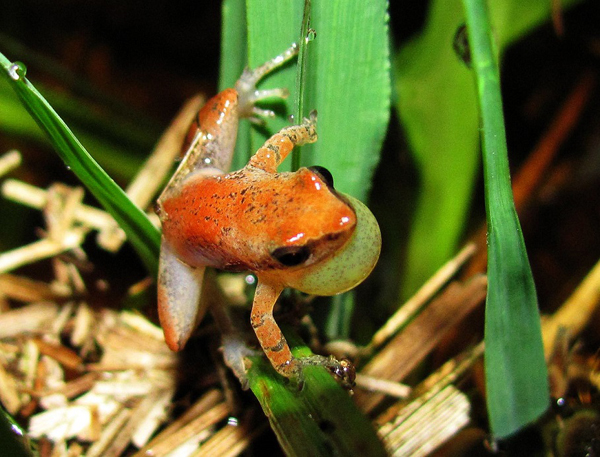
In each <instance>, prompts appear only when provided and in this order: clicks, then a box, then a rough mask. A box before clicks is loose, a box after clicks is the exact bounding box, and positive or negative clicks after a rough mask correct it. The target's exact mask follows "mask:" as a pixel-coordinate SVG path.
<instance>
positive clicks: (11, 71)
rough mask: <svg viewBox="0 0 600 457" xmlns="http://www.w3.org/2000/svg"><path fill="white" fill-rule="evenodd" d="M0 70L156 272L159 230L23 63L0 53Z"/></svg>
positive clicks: (57, 148)
mask: <svg viewBox="0 0 600 457" xmlns="http://www.w3.org/2000/svg"><path fill="white" fill-rule="evenodd" d="M0 65H1V66H2V69H3V70H4V71H3V74H4V76H5V77H6V78H7V80H8V81H9V82H10V84H11V86H12V88H13V89H14V90H15V92H16V93H17V95H18V96H19V98H20V99H21V102H22V103H23V105H24V106H25V107H26V108H27V110H28V111H29V113H30V114H31V116H32V117H33V118H34V119H35V121H36V122H37V124H38V125H39V126H40V127H41V128H42V130H44V132H46V134H47V135H48V137H49V138H50V141H51V142H52V144H53V146H54V148H55V149H56V151H57V152H58V154H59V155H60V157H61V159H62V160H63V161H64V162H65V164H66V165H67V167H69V168H70V169H71V170H72V171H73V172H74V173H75V174H76V175H77V177H78V178H79V179H80V180H81V181H82V182H83V184H84V185H85V186H86V187H87V188H88V189H89V191H90V192H91V193H92V194H93V195H94V197H96V199H97V200H98V201H99V202H100V204H101V205H102V206H103V207H104V208H105V209H106V210H107V211H108V212H109V213H110V214H111V215H112V216H113V217H114V218H115V220H116V221H117V222H118V223H119V225H120V226H121V227H122V228H123V230H124V231H125V233H126V234H127V238H128V240H129V241H130V242H131V244H132V245H133V247H134V248H135V249H136V251H137V252H138V254H139V255H140V257H141V259H142V261H143V262H144V264H145V265H146V267H147V268H148V270H149V272H151V273H152V274H156V270H157V265H158V251H159V247H160V233H159V231H158V230H157V229H156V228H155V227H154V226H153V225H152V224H151V223H150V220H149V219H148V217H147V216H146V215H145V214H144V212H143V211H141V210H140V209H139V208H138V207H137V206H135V205H134V204H133V203H132V202H131V201H130V200H129V198H127V195H125V193H124V192H123V190H122V189H121V188H120V187H119V186H118V185H117V184H116V183H115V182H114V181H113V180H112V179H111V178H110V177H109V176H108V175H107V174H106V172H105V171H104V170H103V169H102V168H101V167H100V166H99V165H98V164H97V163H96V161H95V160H94V159H93V158H92V156H91V155H90V154H89V153H88V152H87V151H86V149H85V148H84V147H83V145H82V144H81V143H80V142H79V140H78V139H77V138H76V137H75V136H74V135H73V133H72V132H71V130H70V129H69V127H67V125H66V124H65V123H64V122H63V120H62V119H61V118H60V117H59V116H58V114H57V113H56V111H54V109H53V108H52V107H51V106H50V104H49V103H48V102H47V101H46V99H45V98H44V97H43V96H42V95H41V94H40V93H39V92H38V91H37V89H36V88H35V87H34V86H33V85H32V84H31V83H30V82H29V80H28V79H27V78H26V77H25V74H24V73H25V70H24V68H23V67H20V66H16V65H13V63H12V62H11V61H10V60H8V59H7V58H6V57H5V56H4V55H3V54H0Z"/></svg>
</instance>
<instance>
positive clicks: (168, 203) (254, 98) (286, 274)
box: [156, 44, 381, 379]
mask: <svg viewBox="0 0 600 457" xmlns="http://www.w3.org/2000/svg"><path fill="white" fill-rule="evenodd" d="M297 53H298V46H297V45H295V44H294V45H292V46H290V47H289V48H288V49H287V50H286V51H285V52H284V53H282V54H280V55H278V56H277V57H275V58H273V59H271V60H269V61H267V62H266V63H265V64H263V65H261V66H259V67H257V68H255V69H252V70H251V69H245V70H244V72H243V73H242V75H241V76H240V78H239V79H238V81H237V82H236V84H235V85H234V87H233V88H228V89H225V90H223V91H222V92H220V93H219V94H217V95H215V96H214V97H213V98H211V99H210V100H209V101H208V102H207V103H206V104H205V105H204V107H203V108H201V109H200V111H199V112H198V114H197V115H196V117H195V118H194V120H193V121H192V124H191V126H190V128H189V131H188V134H187V136H186V138H185V141H184V144H183V146H182V154H183V159H182V161H181V163H180V165H179V167H178V168H177V170H176V171H175V173H174V175H173V177H172V178H171V180H170V181H169V183H168V184H167V186H166V187H165V189H164V190H163V192H162V194H161V195H160V197H159V198H158V201H157V204H156V212H157V214H158V216H159V219H160V221H161V226H162V239H161V249H160V258H159V271H158V280H157V283H158V287H157V288H158V293H157V297H158V300H157V301H158V314H159V320H160V323H161V326H162V328H163V331H164V336H165V341H166V343H167V345H168V347H169V348H170V349H172V350H174V351H180V350H182V349H183V348H184V346H185V345H186V343H187V341H188V339H189V338H190V336H191V334H192V333H193V331H194V329H195V328H196V326H197V325H198V323H199V321H200V320H201V318H202V316H203V315H204V313H205V311H206V309H205V308H206V306H203V305H202V304H201V303H202V301H201V294H202V289H203V280H204V276H205V270H206V268H215V269H218V270H224V271H234V272H236V271H249V272H251V273H253V274H254V275H255V277H256V279H257V284H256V291H255V295H254V300H253V303H252V308H251V312H250V324H251V327H252V329H253V330H254V333H255V334H256V338H257V340H258V343H259V345H260V346H261V348H262V350H263V352H264V354H265V355H266V357H267V358H268V360H269V361H270V363H271V365H272V366H273V368H274V369H275V371H276V372H277V373H279V374H280V375H282V376H284V377H286V378H290V379H301V378H302V370H303V367H305V366H307V365H325V366H327V367H328V368H330V369H331V370H332V372H337V373H339V372H343V373H345V372H348V363H347V361H337V360H336V359H334V358H331V357H323V356H311V357H303V358H298V357H295V356H294V355H293V354H292V352H291V350H290V347H289V345H288V343H287V341H286V339H285V337H284V335H283V333H282V331H281V329H280V327H279V325H278V324H277V322H276V321H275V318H274V315H273V309H274V307H275V304H276V302H277V300H278V298H279V296H280V295H281V293H282V291H283V290H284V289H285V288H287V287H289V288H293V289H296V290H298V291H301V292H304V293H306V294H313V295H321V296H331V295H336V294H339V293H342V292H345V291H348V290H350V289H352V288H354V287H355V286H356V285H358V284H359V283H361V282H362V281H363V280H364V279H365V278H366V277H367V276H368V275H369V274H370V272H371V271H372V269H373V268H374V266H375V264H376V262H377V259H378V257H379V253H380V249H381V233H380V230H379V226H378V224H377V221H376V219H375V217H374V216H373V214H372V213H371V211H370V210H369V209H368V208H367V206H365V205H364V204H363V203H362V202H360V201H359V200H358V199H356V198H354V197H352V196H350V195H346V194H343V193H341V192H338V191H337V190H336V189H335V187H334V182H333V177H332V175H331V173H330V172H329V171H328V170H327V169H325V168H323V167H318V166H315V167H309V168H306V167H302V168H300V169H298V170H297V171H293V172H285V171H278V167H279V166H280V165H281V163H282V162H283V160H284V159H285V158H286V156H288V154H289V153H290V152H291V151H292V149H293V148H294V147H296V146H301V145H304V144H309V143H314V142H316V141H317V113H316V111H313V112H311V113H310V115H309V117H308V118H304V119H303V120H302V121H301V122H299V123H297V124H294V125H289V126H287V127H284V128H283V129H281V130H280V131H279V132H277V133H275V134H274V135H272V136H271V137H270V138H269V139H267V141H266V142H265V143H264V145H263V146H262V147H260V148H259V149H258V151H257V152H256V153H255V154H254V155H253V156H252V157H251V158H250V160H249V162H248V164H247V165H246V166H245V167H243V168H242V169H240V170H237V171H229V167H230V164H231V161H232V156H233V151H234V148H235V142H236V135H237V130H238V124H239V122H240V121H241V120H242V119H243V118H248V119H250V121H252V122H255V123H263V122H264V119H265V118H268V117H271V116H272V115H273V113H272V112H270V111H268V110H265V109H262V108H259V107H258V106H256V103H257V102H258V101H262V100H264V99H267V98H269V99H272V98H273V97H276V98H281V99H283V98H285V97H286V96H287V95H288V93H287V90H285V89H266V90H258V89H257V83H258V82H259V81H260V80H261V79H262V78H263V77H264V76H265V75H267V74H268V73H270V72H272V71H273V70H275V69H276V68H278V67H280V66H282V65H284V64H285V63H286V62H288V61H289V60H291V59H292V58H293V57H295V56H296V55H297ZM223 341H228V343H227V344H226V343H224V347H223V351H224V353H225V359H226V360H227V359H230V360H231V359H233V358H237V359H242V358H243V357H245V355H247V354H248V352H247V351H245V350H241V349H240V341H239V340H236V339H233V340H232V339H229V340H227V339H226V338H224V339H223ZM242 346H243V345H242ZM233 365H236V366H237V370H236V369H234V371H235V372H236V374H237V375H238V377H244V371H245V368H244V367H245V365H243V363H241V365H240V362H239V360H238V362H237V363H233ZM240 366H241V368H240Z"/></svg>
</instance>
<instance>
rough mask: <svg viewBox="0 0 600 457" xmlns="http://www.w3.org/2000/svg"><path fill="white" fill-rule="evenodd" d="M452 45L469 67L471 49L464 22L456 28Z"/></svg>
mask: <svg viewBox="0 0 600 457" xmlns="http://www.w3.org/2000/svg"><path fill="white" fill-rule="evenodd" d="M452 47H453V48H454V52H455V53H456V55H457V56H458V58H459V59H460V60H461V61H462V63H464V64H465V65H466V66H467V67H468V68H471V49H470V48H469V35H468V33H467V26H466V25H465V24H462V25H461V26H459V27H458V28H457V29H456V33H455V34H454V40H453V42H452Z"/></svg>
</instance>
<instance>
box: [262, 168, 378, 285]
mask: <svg viewBox="0 0 600 457" xmlns="http://www.w3.org/2000/svg"><path fill="white" fill-rule="evenodd" d="M299 172H300V175H303V174H304V175H305V176H304V178H303V179H310V180H311V181H313V182H315V181H317V187H319V185H321V186H323V187H324V186H326V187H327V190H326V195H321V196H320V198H319V199H317V200H316V201H320V202H321V205H322V206H323V208H322V209H321V211H320V213H321V217H319V219H321V220H320V222H319V227H320V229H319V230H320V232H318V233H317V232H313V233H308V230H305V231H302V230H303V228H304V227H306V226H307V225H308V226H311V225H313V224H312V221H306V218H304V219H305V220H304V221H300V222H298V227H300V229H299V230H298V232H297V234H296V235H295V236H291V237H288V238H287V240H286V243H285V244H284V245H282V246H278V247H274V248H273V249H272V250H271V251H270V255H271V257H272V259H273V260H275V262H276V263H277V264H278V267H277V268H275V269H273V270H271V271H265V272H262V273H263V275H262V276H263V278H264V279H266V280H267V281H269V279H267V278H265V276H266V277H271V278H270V280H276V281H277V282H279V283H281V284H282V285H284V286H286V287H292V288H294V289H297V290H300V291H302V292H305V293H308V294H314V295H335V294H339V293H341V292H345V291H347V290H350V289H352V288H353V287H356V286H357V285H358V284H360V283H361V282H362V281H363V280H364V279H365V278H366V277H367V276H368V275H369V273H371V271H372V270H373V268H374V267H375V264H376V263H377V260H378V258H379V252H380V250H381V233H380V230H379V225H378V224H377V221H376V220H375V217H374V216H373V214H372V213H371V211H370V210H369V209H368V208H367V207H366V206H365V205H364V204H363V203H361V202H360V201H359V200H357V199H355V198H353V197H351V196H349V195H345V194H341V193H339V192H337V191H336V190H335V189H334V187H333V178H332V176H331V174H330V173H329V171H327V170H326V169H325V168H322V167H311V168H309V169H303V170H300V171H299ZM308 201H310V200H308ZM313 201H315V200H313ZM317 204H318V203H317ZM307 223H308V224H307ZM260 277H261V275H259V278H260Z"/></svg>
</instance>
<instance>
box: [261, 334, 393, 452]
mask: <svg viewBox="0 0 600 457" xmlns="http://www.w3.org/2000/svg"><path fill="white" fill-rule="evenodd" d="M286 335H288V341H290V343H292V344H293V345H295V346H296V347H295V348H294V349H293V352H294V355H295V356H296V357H307V356H309V355H311V352H310V350H309V349H308V348H307V347H306V346H302V345H298V344H299V340H298V338H297V337H296V336H292V335H290V334H289V332H286ZM289 336H292V338H289ZM249 375H250V379H249V380H250V388H251V389H252V392H254V394H255V395H256V397H257V398H258V400H259V402H260V404H261V406H262V408H263V410H264V412H265V414H266V416H267V417H268V418H269V421H270V423H271V427H272V428H273V430H274V432H275V434H276V435H277V438H278V439H279V443H280V444H281V446H282V448H283V450H284V452H285V453H286V455H289V456H298V457H301V456H306V457H318V456H331V455H340V456H341V455H348V456H350V455H365V456H373V457H375V456H385V455H386V452H385V450H384V448H383V446H382V444H381V443H380V441H379V440H378V438H377V435H376V433H375V431H374V429H373V426H372V424H371V423H370V421H369V419H368V418H367V417H366V416H365V415H363V414H362V413H361V412H360V411H359V410H358V409H357V407H356V405H355V404H354V402H353V401H352V400H351V399H350V397H349V395H348V393H347V392H345V391H344V390H342V389H341V388H340V387H339V386H338V385H337V383H336V381H335V380H334V379H333V378H332V376H331V375H330V374H329V373H328V372H327V370H326V369H325V368H323V367H307V368H305V383H304V388H303V389H302V390H301V391H298V389H297V386H294V385H292V384H290V383H288V382H282V377H281V376H279V375H278V374H277V373H275V371H274V370H273V368H272V367H271V366H270V365H269V363H268V362H267V361H266V360H265V359H264V357H260V358H254V359H253V366H252V370H251V371H250V372H249Z"/></svg>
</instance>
